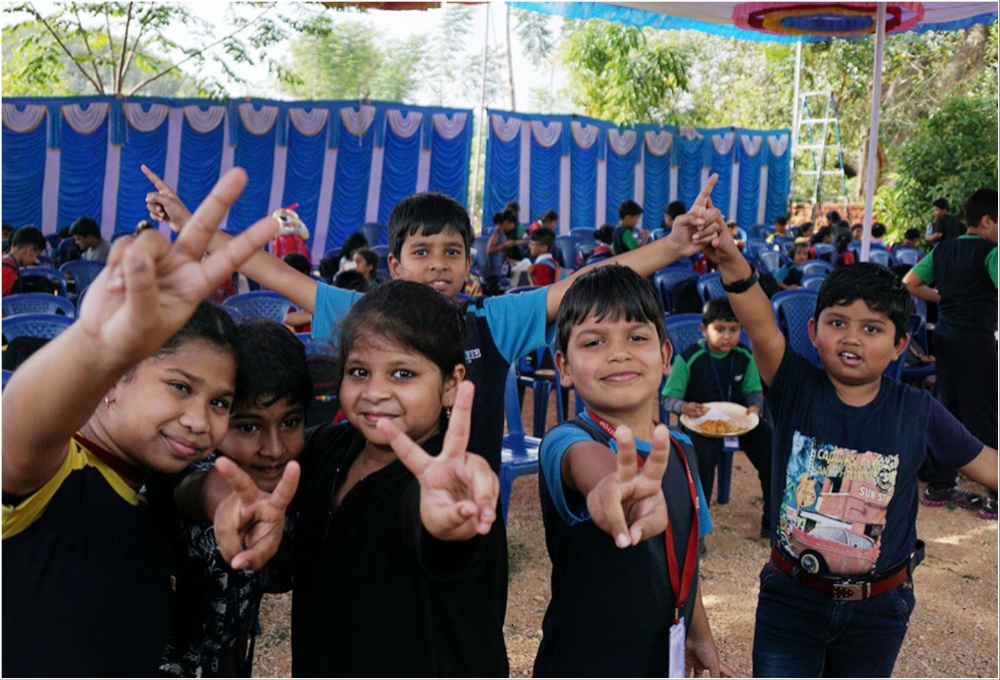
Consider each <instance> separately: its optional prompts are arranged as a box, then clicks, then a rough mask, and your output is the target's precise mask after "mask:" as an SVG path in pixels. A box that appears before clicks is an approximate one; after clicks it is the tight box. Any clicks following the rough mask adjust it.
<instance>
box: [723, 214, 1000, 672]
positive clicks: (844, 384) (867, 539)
mask: <svg viewBox="0 0 1000 680" xmlns="http://www.w3.org/2000/svg"><path fill="white" fill-rule="evenodd" d="M719 234H720V236H719V239H718V240H717V241H715V242H713V243H711V244H708V245H707V246H706V248H705V250H706V253H708V254H709V255H711V256H712V258H713V259H714V260H715V261H716V262H718V263H719V268H720V271H721V272H722V281H723V285H724V288H725V289H726V291H727V293H728V294H729V300H730V302H731V303H732V306H733V309H734V310H735V311H736V316H737V317H738V318H739V319H740V321H741V322H742V323H743V327H744V328H745V329H746V331H747V333H748V334H749V336H750V340H751V342H752V343H753V348H754V357H755V358H756V360H757V367H758V369H759V370H760V376H761V379H762V380H763V381H764V382H765V383H766V384H767V385H768V386H769V390H768V393H767V399H768V402H769V404H770V405H771V408H772V413H773V416H774V423H775V434H774V436H775V445H774V457H773V460H772V465H773V468H772V469H773V474H772V499H771V513H772V527H773V529H774V534H773V544H772V550H771V559H770V561H769V562H768V563H767V564H766V565H765V566H764V569H763V570H762V571H761V585H760V595H759V598H758V605H757V624H756V630H755V633H754V651H753V662H754V675H755V676H757V677H821V676H823V677H837V676H840V677H889V676H890V675H891V674H892V669H893V666H894V665H895V662H896V657H897V655H898V654H899V649H900V646H901V645H902V643H903V638H904V636H905V635H906V630H907V626H908V623H909V616H910V612H911V611H912V609H913V605H914V594H913V583H912V580H911V576H912V572H913V569H914V567H915V566H916V564H917V563H918V562H919V560H920V558H921V557H922V548H923V547H922V544H921V543H920V542H918V541H917V532H916V516H917V508H918V507H919V505H918V502H919V490H920V488H919V484H918V480H917V471H918V469H919V468H920V464H921V462H922V461H923V460H924V458H926V457H928V456H929V457H930V459H931V460H932V461H934V462H935V463H937V464H940V465H942V466H947V467H953V468H957V469H958V470H959V471H961V472H962V473H963V474H964V475H966V476H967V477H969V478H970V479H972V480H974V481H977V482H979V483H981V484H984V485H986V486H987V487H989V488H990V489H993V490H995V489H996V488H997V451H996V449H992V448H989V447H987V446H984V445H983V443H982V442H981V441H979V440H978V439H977V438H975V437H974V436H973V435H972V434H970V433H969V432H968V430H966V429H965V428H964V427H963V426H962V424H961V423H959V422H958V420H956V419H955V417H954V416H952V415H951V414H950V413H949V412H948V411H947V410H946V409H945V408H944V407H943V406H942V405H941V404H940V402H938V401H937V400H936V399H934V397H933V396H931V395H930V394H929V393H928V392H926V391H923V390H918V389H916V388H913V387H911V386H908V385H904V384H902V383H899V382H897V381H896V380H893V379H892V378H888V377H885V376H883V374H882V371H883V370H884V369H885V368H886V366H887V365H888V364H889V362H891V361H893V360H894V359H896V358H898V357H899V355H900V354H901V353H902V352H903V350H904V349H905V347H906V342H907V335H906V323H907V319H908V314H909V310H910V307H911V306H912V302H911V300H910V296H909V293H908V292H907V290H906V287H905V286H904V285H903V284H902V282H901V281H900V280H899V277H898V276H897V275H896V274H895V273H893V272H892V271H891V270H889V269H887V268H885V267H882V266H880V265H877V264H871V263H865V262H862V263H856V264H853V265H851V266H850V267H843V268H840V269H837V270H834V271H833V272H832V273H831V274H830V275H829V276H828V277H827V278H826V279H825V281H824V282H823V287H822V288H821V289H820V290H819V296H818V298H817V300H816V312H815V314H814V316H813V318H812V319H810V320H809V336H810V338H811V339H812V341H813V344H814V345H815V346H816V349H817V352H818V354H819V359H820V362H821V364H822V368H817V367H816V366H814V365H812V364H811V363H810V362H809V361H807V360H805V359H803V358H802V357H800V356H799V355H798V354H796V353H795V352H794V351H792V350H790V349H789V348H788V345H787V343H786V341H785V337H784V335H782V333H781V331H780V330H779V329H778V326H777V324H776V322H775V320H774V312H773V311H772V310H771V305H770V303H769V302H768V300H767V296H766V295H765V294H764V292H763V291H762V290H761V288H760V286H759V285H756V283H757V273H756V272H755V271H754V270H753V268H752V267H751V266H750V265H749V263H747V261H746V260H745V259H743V256H742V255H740V253H739V251H738V250H737V249H736V246H735V244H734V243H733V241H732V238H731V237H730V236H729V234H728V232H726V231H724V230H723V231H720V232H719ZM831 631H835V632H831Z"/></svg>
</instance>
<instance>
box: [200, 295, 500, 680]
mask: <svg viewBox="0 0 1000 680" xmlns="http://www.w3.org/2000/svg"><path fill="white" fill-rule="evenodd" d="M339 345H340V356H341V357H342V362H343V363H342V371H343V377H342V382H341V387H340V403H341V406H342V408H343V409H344V413H345V414H346V416H347V420H348V422H347V423H345V424H329V425H322V426H320V427H318V428H317V429H315V430H312V431H310V433H309V434H308V436H307V440H306V446H305V449H304V451H303V452H302V455H301V457H300V459H299V460H300V463H301V465H302V470H303V473H304V475H303V478H302V479H303V484H302V487H301V488H300V489H299V492H298V494H297V496H296V498H295V503H294V507H293V509H294V510H297V512H298V520H297V522H296V525H295V550H294V558H293V563H294V570H293V571H294V574H293V579H294V583H295V589H294V591H293V600H292V674H293V675H294V676H296V677H403V676H412V677H423V676H439V677H440V676H450V677H506V676H507V675H508V663H507V653H506V648H505V646H504V638H503V618H504V610H505V602H506V597H507V580H506V569H505V567H506V560H507V552H506V540H505V536H504V530H503V523H502V522H497V521H495V520H496V507H497V497H498V494H499V482H498V480H497V476H496V475H495V474H494V473H493V471H492V470H491V469H490V466H489V464H488V463H487V462H486V460H485V459H484V458H482V457H480V456H478V455H476V454H473V453H468V452H467V451H466V446H467V443H468V437H469V430H470V428H469V420H470V412H471V405H472V396H473V386H472V384H471V383H467V382H463V378H464V377H465V323H464V320H463V315H462V313H461V312H460V310H459V307H458V306H457V305H456V304H455V303H454V302H453V301H452V300H450V299H449V298H447V297H445V296H443V295H441V294H440V293H438V292H436V291H434V290H433V289H431V288H430V287H429V286H426V285H423V284H419V283H415V282H412V281H403V280H395V281H392V282H390V283H387V284H384V285H382V286H379V287H378V288H376V289H374V290H373V291H371V292H369V293H368V294H366V295H365V296H364V297H363V298H361V299H360V300H359V301H358V302H357V304H355V305H354V306H353V307H352V308H351V311H350V312H349V313H348V315H347V316H346V317H345V319H344V321H343V324H342V326H341V332H340V343H339ZM449 415H450V419H449ZM445 428H447V432H445V431H444V430H445ZM222 524H223V523H221V522H218V521H217V523H216V526H217V527H218V528H219V529H220V531H224V529H223V528H222ZM222 540H223V539H220V543H221V542H222ZM387 640H390V641H391V643H390V645H391V650H390V649H388V648H387V647H386V641H387Z"/></svg>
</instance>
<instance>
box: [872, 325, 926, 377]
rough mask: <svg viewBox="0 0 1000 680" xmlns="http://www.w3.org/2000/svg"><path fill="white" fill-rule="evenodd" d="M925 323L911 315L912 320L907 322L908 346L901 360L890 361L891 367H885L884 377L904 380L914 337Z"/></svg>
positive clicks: (904, 349)
mask: <svg viewBox="0 0 1000 680" xmlns="http://www.w3.org/2000/svg"><path fill="white" fill-rule="evenodd" d="M922 322H923V319H921V318H920V317H919V316H917V315H916V314H910V318H909V319H907V322H906V332H907V334H908V335H909V337H908V338H907V340H906V346H905V347H904V348H903V351H902V353H900V355H899V358H898V359H896V360H895V361H890V362H889V365H888V366H886V367H885V370H884V371H882V375H887V376H889V377H890V378H894V379H896V380H902V379H903V369H904V368H905V367H906V354H907V352H908V351H909V349H910V342H911V341H912V340H913V338H914V336H916V334H917V330H919V328H920V324H921V323H922Z"/></svg>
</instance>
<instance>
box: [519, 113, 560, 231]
mask: <svg viewBox="0 0 1000 680" xmlns="http://www.w3.org/2000/svg"><path fill="white" fill-rule="evenodd" d="M522 134H525V133H522ZM561 146H562V145H561V144H560V143H559V142H558V141H557V142H556V143H555V144H553V145H552V146H550V147H548V148H546V147H544V146H542V145H541V144H539V143H538V141H537V140H536V139H535V136H534V135H532V136H531V197H530V198H529V199H528V215H529V216H530V219H532V220H536V219H538V216H539V215H541V214H542V213H543V212H545V211H546V210H555V211H556V212H558V211H559V183H560V178H561V176H562V175H561V172H560V163H559V158H560V149H561Z"/></svg>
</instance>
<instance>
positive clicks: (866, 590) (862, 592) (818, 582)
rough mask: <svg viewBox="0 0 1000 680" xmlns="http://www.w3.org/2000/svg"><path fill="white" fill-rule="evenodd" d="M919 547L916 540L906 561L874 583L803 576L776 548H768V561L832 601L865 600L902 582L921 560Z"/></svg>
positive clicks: (797, 567) (920, 543) (921, 547)
mask: <svg viewBox="0 0 1000 680" xmlns="http://www.w3.org/2000/svg"><path fill="white" fill-rule="evenodd" d="M923 552H924V551H923V544H922V542H919V541H918V548H917V550H915V551H914V553H913V554H912V555H911V556H910V559H909V560H907V561H906V562H904V563H903V564H902V565H901V566H899V567H898V568H897V569H896V570H895V571H893V572H892V573H890V574H888V575H887V576H883V577H882V578H880V579H878V580H875V581H865V582H861V583H848V582H844V581H840V582H838V581H827V580H826V579H822V578H819V577H818V576H813V575H812V574H807V573H805V572H803V571H802V570H801V568H800V567H799V566H798V565H796V564H793V563H792V562H790V561H789V560H788V558H787V557H785V556H784V554H782V552H781V551H780V550H778V549H777V548H776V547H774V546H772V547H771V562H772V563H773V564H774V566H776V567H777V568H778V569H780V570H781V571H783V572H784V573H786V574H788V575H789V576H791V577H792V578H794V579H795V580H797V581H798V582H799V583H800V584H801V585H803V586H805V587H806V588H810V589H812V590H815V591H818V592H820V593H823V594H824V595H827V596H829V597H832V598H833V599H834V600H866V599H868V598H869V597H875V596H876V595H881V594H882V593H885V592H888V591H890V590H892V589H893V588H895V587H897V586H899V585H900V584H901V583H903V582H904V581H906V579H908V578H909V577H910V575H911V574H912V573H913V570H914V569H915V568H916V566H917V564H919V563H920V561H921V560H922V559H923Z"/></svg>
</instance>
